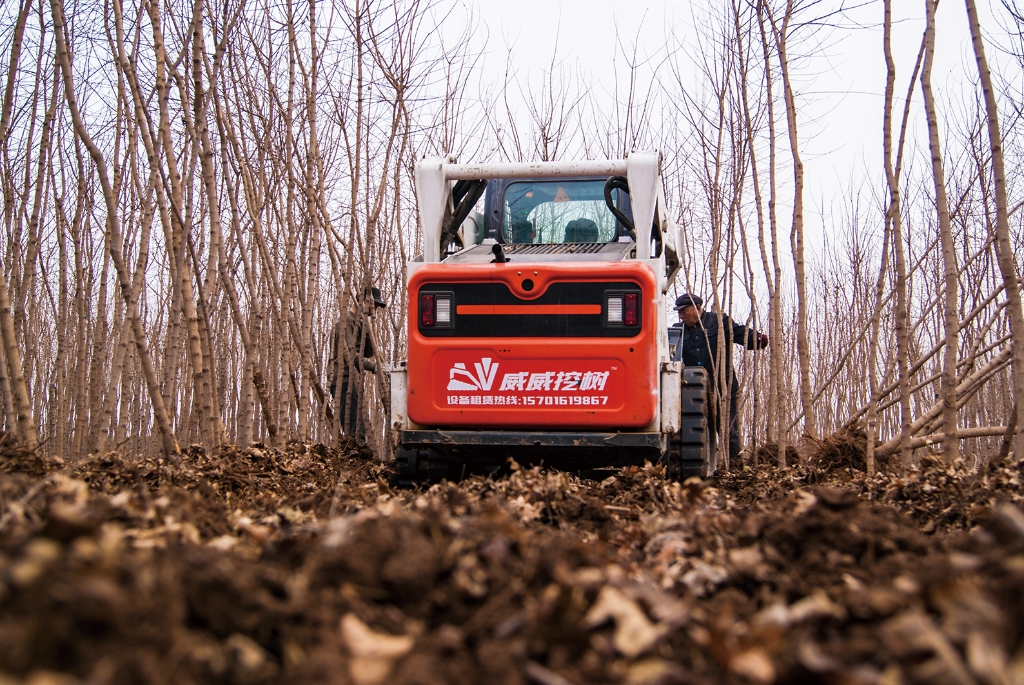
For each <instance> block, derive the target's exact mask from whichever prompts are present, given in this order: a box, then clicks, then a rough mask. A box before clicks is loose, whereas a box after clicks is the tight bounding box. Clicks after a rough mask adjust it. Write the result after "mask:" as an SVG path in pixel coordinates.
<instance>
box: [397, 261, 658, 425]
mask: <svg viewBox="0 0 1024 685" xmlns="http://www.w3.org/2000/svg"><path fill="white" fill-rule="evenodd" d="M527 271H528V275H529V278H530V279H531V280H532V281H533V284H534V285H533V287H531V288H529V289H525V288H523V287H522V282H523V279H524V278H525V276H526V275H527ZM487 282H489V283H494V282H503V283H505V284H506V285H507V286H508V288H509V290H510V291H511V292H512V293H514V294H515V296H516V297H517V298H518V299H519V300H520V301H521V303H520V304H515V305H479V304H474V305H469V307H470V309H468V310H467V309H466V307H467V305H459V304H458V302H454V303H453V305H454V307H453V310H454V311H455V312H456V313H457V315H460V316H472V315H475V314H487V315H491V316H496V315H497V316H501V315H505V316H508V317H509V324H508V325H509V326H515V325H516V323H515V322H516V321H521V320H522V319H520V318H518V315H520V314H522V313H526V314H534V315H536V314H586V315H590V316H593V315H602V306H601V305H595V304H593V303H592V302H591V303H585V304H579V303H572V302H565V303H560V304H557V305H531V304H530V302H529V300H530V299H535V298H537V297H540V296H541V295H542V294H543V293H544V292H545V291H546V289H547V288H548V286H549V285H550V284H552V283H558V282H563V283H564V282H593V283H596V284H601V283H609V282H617V283H621V282H629V283H635V284H636V285H637V286H638V287H639V288H640V290H641V292H642V297H643V306H642V308H641V312H642V325H641V326H640V327H639V330H638V331H637V333H636V335H635V336H629V337H622V336H621V335H620V336H619V337H600V336H592V337H558V336H552V337H501V336H500V335H497V334H495V335H494V336H491V337H460V336H459V335H458V330H459V329H458V325H457V320H456V325H455V327H454V328H453V329H452V331H451V333H452V334H451V335H445V336H442V337H437V336H426V335H423V334H422V333H421V332H420V330H419V328H418V320H417V316H418V314H417V311H418V310H417V301H418V299H417V298H418V293H419V291H420V289H421V288H422V287H424V286H429V285H431V284H439V283H487ZM408 297H409V300H408V302H409V303H410V306H409V308H408V311H409V320H408V326H409V328H408V331H409V356H408V365H407V368H408V383H409V385H408V393H409V394H408V398H407V400H408V401H407V406H408V411H409V418H410V419H411V420H412V421H414V422H415V423H417V424H420V425H422V426H428V427H438V428H443V427H446V426H447V427H452V428H458V427H478V428H531V427H548V428H556V429H557V428H562V429H565V430H572V429H613V430H614V429H620V428H622V429H637V428H643V427H645V426H648V425H649V424H650V423H651V422H652V421H653V420H654V418H655V416H656V411H657V401H658V393H657V383H658V378H657V372H656V369H657V341H656V339H655V330H656V327H657V322H656V318H655V317H656V311H657V302H656V280H655V277H654V274H653V272H652V271H651V270H650V268H649V267H647V266H646V265H644V264H640V263H637V262H615V263H607V262H589V263H582V264H581V263H574V264H551V263H543V264H541V263H537V264H527V263H522V264H515V266H514V267H512V266H510V265H498V264H479V265H445V264H436V265H435V264H431V265H427V266H422V267H419V268H418V269H416V271H415V272H414V273H413V274H412V276H411V278H410V279H409V287H408ZM537 307H555V308H557V311H556V310H538V311H532V310H531V308H537ZM580 307H585V308H586V309H585V310H583V309H579V310H577V309H575V308H580ZM484 310H486V311H484ZM499 330H500V326H499Z"/></svg>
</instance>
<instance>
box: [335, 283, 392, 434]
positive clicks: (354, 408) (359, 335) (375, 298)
mask: <svg viewBox="0 0 1024 685" xmlns="http://www.w3.org/2000/svg"><path fill="white" fill-rule="evenodd" d="M366 300H367V302H366V304H367V305H370V306H365V309H366V316H365V317H364V318H363V319H362V321H360V320H359V308H358V307H357V303H356V302H355V301H352V302H351V303H350V306H349V312H348V316H346V317H343V318H341V319H338V321H337V322H336V323H335V324H334V331H333V332H332V333H331V356H330V359H329V360H328V362H327V381H328V383H329V384H330V388H331V397H333V398H335V402H336V403H337V404H336V406H339V407H340V411H339V412H338V420H339V421H340V423H341V427H342V429H344V431H345V434H346V435H350V436H355V435H356V427H357V425H358V426H359V436H360V437H365V436H366V422H365V421H363V422H362V424H361V425H360V424H359V421H358V418H359V401H360V395H361V394H362V389H363V374H362V372H363V371H369V372H370V373H374V372H376V370H377V362H375V361H374V360H373V357H374V355H375V354H376V350H375V349H374V347H373V339H372V337H371V336H370V321H369V318H370V317H372V316H373V312H374V310H375V309H376V308H378V307H386V306H387V304H386V303H385V302H384V298H383V297H382V296H381V293H380V290H379V289H378V288H371V289H370V291H369V292H368V293H367V297H366ZM371 302H372V304H371ZM342 331H344V337H343V336H342ZM342 345H344V349H345V350H346V351H345V352H344V353H340V351H341V349H342ZM352 355H354V356H355V360H354V361H353V364H352V366H354V367H355V369H356V379H355V382H354V383H351V384H350V383H349V364H348V363H347V358H348V357H350V356H352ZM339 371H340V374H339ZM339 375H340V376H341V392H340V393H339V392H338V376H339Z"/></svg>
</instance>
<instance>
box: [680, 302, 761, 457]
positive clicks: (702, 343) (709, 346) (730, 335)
mask: <svg viewBox="0 0 1024 685" xmlns="http://www.w3.org/2000/svg"><path fill="white" fill-rule="evenodd" d="M703 305H704V300H703V299H701V298H700V297H698V296H696V295H691V294H690V293H684V294H682V295H680V296H679V297H678V298H676V306H675V310H676V311H677V312H679V322H678V323H675V324H672V327H673V328H682V329H683V331H682V335H681V337H680V341H679V347H681V348H682V349H681V350H677V351H676V354H675V359H676V360H677V361H680V360H681V361H682V362H683V364H684V365H685V366H700V367H702V368H704V369H705V370H707V373H708V378H709V379H710V381H709V388H710V389H711V390H712V393H711V396H710V397H709V398H708V399H709V400H711V401H710V407H711V413H712V417H711V418H712V419H713V425H714V426H715V427H716V429H718V428H719V427H720V423H719V421H718V420H717V417H718V413H719V412H718V409H719V403H718V402H716V401H715V400H716V398H717V397H718V396H719V393H718V392H714V391H715V390H716V389H718V385H717V384H718V382H719V379H720V378H721V377H722V373H721V372H722V370H723V369H724V370H725V376H724V377H725V381H726V383H727V384H728V385H729V416H728V425H729V459H730V460H733V459H738V458H739V454H740V429H739V416H738V415H737V413H736V407H737V404H738V401H739V391H740V384H739V382H738V381H737V380H736V371H735V369H733V366H732V346H733V344H736V345H743V346H744V347H745V348H746V349H748V350H761V349H764V348H766V347H768V336H767V335H765V334H764V333H758V332H757V331H754V330H752V329H750V328H748V327H746V326H744V325H742V324H738V323H735V322H733V320H732V319H731V318H729V316H728V315H726V314H722V315H721V326H719V314H716V313H712V312H705V311H704V310H703V309H702V308H701V307H702V306H703ZM720 332H721V333H723V334H724V336H725V345H723V346H722V349H723V350H724V354H723V356H722V357H721V358H719V359H715V357H716V356H718V355H719V353H720V350H719V342H718V339H719V333H720Z"/></svg>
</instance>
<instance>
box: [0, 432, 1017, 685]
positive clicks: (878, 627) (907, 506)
mask: <svg viewBox="0 0 1024 685" xmlns="http://www.w3.org/2000/svg"><path fill="white" fill-rule="evenodd" d="M804 449H805V451H806V453H805V455H804V456H805V465H804V466H802V467H799V468H794V469H789V470H779V469H776V468H774V467H772V466H770V465H769V464H767V463H764V462H763V463H762V465H760V466H757V467H752V466H749V465H747V466H741V467H738V468H736V467H737V465H734V470H733V472H731V473H728V474H725V475H722V476H721V477H719V478H717V479H715V480H711V481H707V482H699V481H696V480H691V481H688V482H686V483H683V484H679V483H672V482H668V481H666V480H665V479H664V477H663V475H662V472H661V470H660V469H659V468H657V467H653V466H652V467H646V468H635V467H634V468H629V469H625V470H623V471H620V472H617V473H615V475H614V476H612V477H609V478H607V479H606V480H603V481H600V482H598V481H596V480H586V479H580V478H576V477H574V476H571V475H568V474H565V473H559V472H554V471H545V470H541V469H538V468H531V469H526V468H518V467H516V466H515V465H513V469H514V471H513V473H512V474H511V475H510V476H508V477H505V478H499V479H488V478H481V477H473V478H470V479H467V480H465V481H463V482H461V483H459V484H451V483H447V482H446V483H442V484H439V485H435V486H433V487H430V488H429V489H418V490H399V489H397V487H396V485H395V484H396V482H397V478H396V476H395V473H394V472H393V470H392V469H391V467H390V465H388V464H383V463H380V462H377V461H374V460H373V459H372V458H371V457H370V455H369V454H368V453H366V452H365V451H364V450H360V448H359V447H358V446H355V445H349V446H347V447H345V448H342V449H340V450H332V449H327V448H325V447H323V446H321V445H303V444H291V445H288V446H287V448H285V449H283V450H274V449H270V448H266V447H262V446H257V447H253V448H250V449H248V450H244V451H239V450H229V451H226V452H224V453H222V454H220V455H218V456H216V457H209V456H206V455H204V454H202V453H201V452H200V451H198V450H193V451H191V452H189V453H188V454H186V455H185V456H184V457H183V458H182V459H181V460H180V461H178V462H177V463H170V462H168V461H165V460H163V459H146V460H141V461H140V460H131V459H127V458H123V457H122V456H120V455H118V454H117V453H108V454H103V455H93V456H90V457H87V458H82V459H78V460H71V459H68V460H66V461H64V462H59V461H45V460H43V459H41V458H39V457H36V456H34V455H31V454H25V453H22V452H19V451H18V450H17V449H15V448H13V447H11V446H10V445H6V444H5V443H4V442H3V441H0V495H2V501H0V511H2V515H0V516H2V518H0V685H3V684H6V683H30V684H31V685H44V684H46V685H50V684H53V685H57V684H64V683H68V684H70V683H89V684H90V685H93V684H94V685H102V684H105V683H111V684H113V683H237V684H239V685H249V684H257V683H353V684H354V685H376V684H379V683H407V684H422V685H427V684H433V683H438V684H440V683H453V684H455V683H458V684H461V683H498V684H507V685H519V684H523V683H537V684H539V685H564V684H566V683H628V684H630V685H653V684H661V685H667V684H669V683H762V684H767V683H819V682H820V683H830V684H832V683H835V684H844V685H845V684H849V685H858V684H864V685H868V684H873V683H877V684H879V685H900V684H903V683H907V684H910V683H939V684H945V683H950V684H955V685H965V684H968V683H979V684H990V685H1004V684H1006V685H1010V684H1016V683H1024V513H1022V511H1021V509H1022V507H1024V504H1022V499H1024V486H1022V483H1021V481H1022V477H1024V474H1022V467H1021V463H1020V462H1017V461H1013V460H1012V459H1011V460H1008V461H1004V462H1000V463H990V461H989V460H988V459H976V458H973V457H972V458H971V459H969V460H966V461H964V462H962V463H956V464H952V465H946V464H943V463H942V462H941V460H938V459H935V458H925V459H924V460H922V463H921V466H920V467H919V468H916V469H914V470H911V471H909V472H907V473H901V472H900V471H898V470H889V471H884V472H882V473H880V474H879V475H878V476H877V477H875V478H873V479H867V478H865V477H864V475H863V473H862V471H861V470H860V469H859V467H860V466H861V465H862V461H863V451H862V439H861V437H860V436H858V435H856V434H846V435H841V436H833V437H832V438H830V439H828V440H825V441H824V442H821V443H815V444H813V445H811V446H809V447H805V448H804ZM770 455H771V450H770V449H764V450H762V451H761V456H770ZM509 456H510V457H513V458H514V456H515V455H514V454H512V455H509Z"/></svg>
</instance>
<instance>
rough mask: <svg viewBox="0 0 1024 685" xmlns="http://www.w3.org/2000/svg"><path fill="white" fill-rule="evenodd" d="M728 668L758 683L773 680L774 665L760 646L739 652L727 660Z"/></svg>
mask: <svg viewBox="0 0 1024 685" xmlns="http://www.w3.org/2000/svg"><path fill="white" fill-rule="evenodd" d="M729 670H730V671H732V672H733V673H735V674H736V675H738V676H742V677H744V678H747V679H748V680H751V681H753V682H755V683H758V684H759V685H770V684H771V683H774V682H775V666H774V665H773V664H772V660H771V659H770V658H769V657H768V653H767V652H765V651H764V650H763V649H761V648H760V647H754V648H752V649H748V650H746V651H745V652H740V653H739V654H737V655H736V656H734V657H733V658H732V659H730V660H729Z"/></svg>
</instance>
